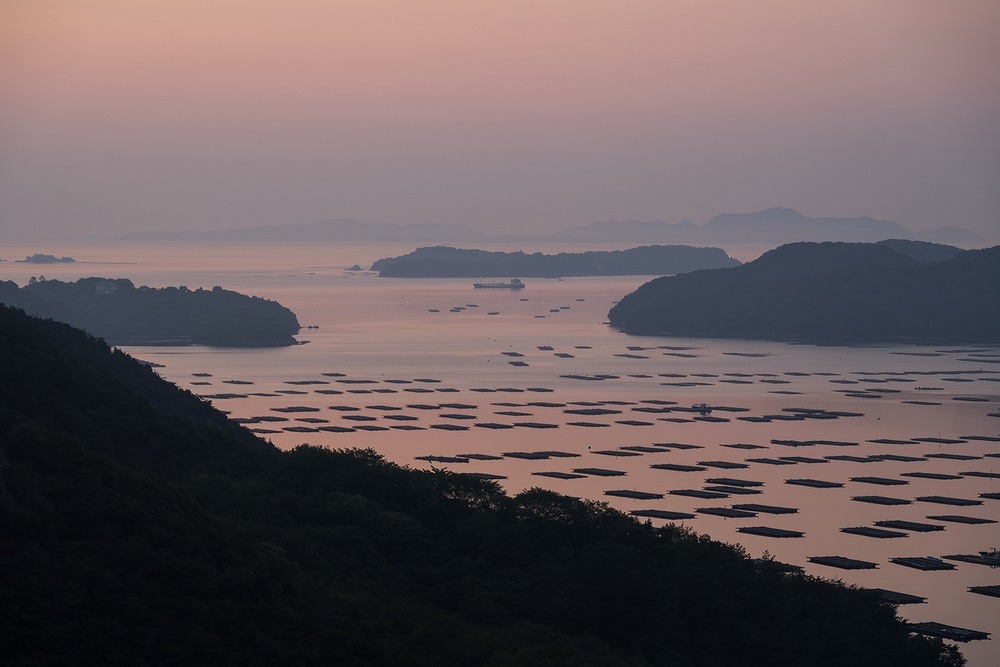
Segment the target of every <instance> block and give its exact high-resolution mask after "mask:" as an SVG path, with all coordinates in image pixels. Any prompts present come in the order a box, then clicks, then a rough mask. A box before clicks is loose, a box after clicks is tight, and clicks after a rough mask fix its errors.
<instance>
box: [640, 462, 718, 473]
mask: <svg viewBox="0 0 1000 667" xmlns="http://www.w3.org/2000/svg"><path fill="white" fill-rule="evenodd" d="M649 467H650V468H656V469H657V470H670V471H673V472H701V471H702V470H708V468H706V467H705V466H689V465H684V464H681V463H654V464H653V465H651V466H649Z"/></svg>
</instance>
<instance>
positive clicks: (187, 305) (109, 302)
mask: <svg viewBox="0 0 1000 667" xmlns="http://www.w3.org/2000/svg"><path fill="white" fill-rule="evenodd" d="M0 303H3V304H6V305H8V306H14V307H17V308H21V309H23V310H24V311H25V312H27V313H28V314H31V315H38V316H40V317H49V318H52V319H55V320H60V321H62V322H67V323H69V324H72V325H73V326H76V327H79V328H81V329H84V330H85V331H87V332H89V333H90V334H92V335H94V336H98V337H100V338H103V339H104V340H106V341H107V342H108V343H110V344H113V345H186V344H192V343H193V344H201V345H218V346H225V347H272V346H280V345H293V344H295V338H294V337H293V336H294V334H296V333H297V332H298V330H299V322H298V319H297V318H296V317H295V313H293V312H292V311H291V310H289V309H288V308H285V307H284V306H282V305H281V304H279V303H277V302H275V301H269V300H267V299H261V298H259V297H254V296H246V295H244V294H240V293H238V292H232V291H229V290H224V289H222V288H221V287H214V288H212V289H211V290H204V289H195V290H191V289H188V288H187V287H183V286H182V287H164V288H159V289H154V288H151V287H145V286H140V287H136V286H135V285H133V284H132V281H130V280H126V279H107V278H81V279H80V280H77V281H76V282H62V281H59V280H44V279H43V280H36V279H32V281H31V282H30V283H28V284H27V285H25V286H24V287H20V288H19V287H18V286H17V284H16V283H14V282H12V281H0Z"/></svg>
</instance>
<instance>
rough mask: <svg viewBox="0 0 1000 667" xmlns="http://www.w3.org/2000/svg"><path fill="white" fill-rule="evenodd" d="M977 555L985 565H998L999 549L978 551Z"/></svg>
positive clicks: (999, 565) (999, 562)
mask: <svg viewBox="0 0 1000 667" xmlns="http://www.w3.org/2000/svg"><path fill="white" fill-rule="evenodd" d="M979 556H980V558H982V559H983V563H985V564H986V565H989V566H990V567H1000V550H998V549H990V550H989V551H980V552H979Z"/></svg>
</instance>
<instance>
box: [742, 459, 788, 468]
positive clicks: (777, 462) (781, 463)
mask: <svg viewBox="0 0 1000 667" xmlns="http://www.w3.org/2000/svg"><path fill="white" fill-rule="evenodd" d="M747 462H748V463H764V464H767V465H772V466H793V465H795V461H787V460H785V459H769V458H759V459H747Z"/></svg>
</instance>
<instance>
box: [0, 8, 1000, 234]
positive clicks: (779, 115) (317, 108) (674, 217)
mask: <svg viewBox="0 0 1000 667" xmlns="http://www.w3.org/2000/svg"><path fill="white" fill-rule="evenodd" d="M998 26H1000V3H998V2H996V0H955V1H952V2H943V1H940V0H898V1H896V0H841V1H839V2H835V3H815V2H800V1H797V0H748V1H746V2H743V1H733V0H726V1H720V0H656V1H654V0H608V1H597V0H421V1H420V2H412V1H408V0H395V1H389V0H357V1H353V0H171V1H170V2H161V1H154V0H0V242H25V241H36V240H37V241H45V240H49V241H55V240H62V241H81V240H100V239H106V238H111V237H113V236H115V235H119V234H124V233H127V232H130V231H140V230H162V231H171V230H175V231H176V230H187V229H199V230H216V229H233V228H240V227H256V226H270V225H283V224H297V223H308V222H314V221H317V220H322V219H329V218H351V219H357V220H364V221H368V222H392V223H397V224H410V223H431V222H437V223H451V224H462V225H468V226H472V227H475V228H478V229H482V230H484V231H489V232H494V233H507V234H529V233H543V232H551V231H556V230H559V229H563V228H566V227H570V226H575V225H586V224H590V223H592V222H596V221H603V220H664V221H667V222H679V221H681V220H683V219H690V220H693V221H694V222H696V223H702V222H705V221H707V220H708V219H710V218H711V217H713V216H714V215H716V214H719V213H724V212H731V213H732V212H752V211H756V210H761V209H765V208H769V207H773V206H783V207H790V208H795V209H797V210H798V211H800V212H801V213H803V214H805V215H807V216H814V217H818V216H834V217H857V216H870V217H873V218H879V219H887V220H893V221H895V222H898V223H900V224H902V225H905V226H907V227H909V228H911V229H914V230H923V229H929V228H934V227H941V226H958V227H964V228H966V229H972V230H975V231H978V232H979V233H980V234H982V235H984V236H985V237H987V239H988V240H992V241H997V242H1000V78H998V75H997V72H998V71H1000V40H998V39H997V38H996V29H997V27H998Z"/></svg>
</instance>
